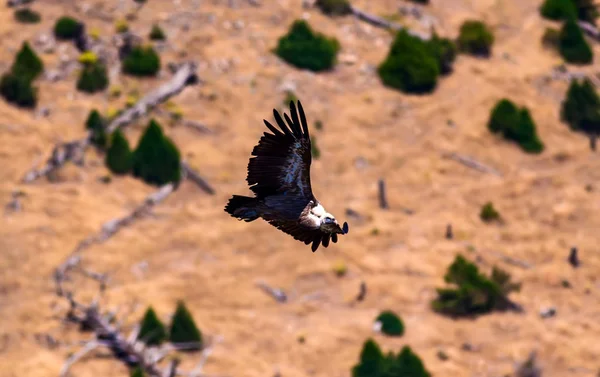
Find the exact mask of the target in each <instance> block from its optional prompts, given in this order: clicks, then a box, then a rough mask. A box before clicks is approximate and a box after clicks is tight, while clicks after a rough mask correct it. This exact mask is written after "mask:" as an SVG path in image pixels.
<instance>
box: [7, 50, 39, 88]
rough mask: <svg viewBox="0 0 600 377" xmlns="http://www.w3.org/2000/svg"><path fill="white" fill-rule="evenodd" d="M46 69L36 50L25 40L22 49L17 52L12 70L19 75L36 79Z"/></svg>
mask: <svg viewBox="0 0 600 377" xmlns="http://www.w3.org/2000/svg"><path fill="white" fill-rule="evenodd" d="M43 71H44V63H43V62H42V60H41V59H40V58H39V57H38V56H37V54H36V53H35V51H34V50H33V49H32V48H31V46H30V45H29V42H27V41H25V42H23V44H22V45H21V49H20V50H19V52H17V56H16V57H15V61H14V62H13V65H12V67H11V72H12V73H13V74H15V75H17V76H21V77H23V78H26V79H29V80H34V79H35V78H37V77H38V76H39V75H40V74H41V73H42V72H43Z"/></svg>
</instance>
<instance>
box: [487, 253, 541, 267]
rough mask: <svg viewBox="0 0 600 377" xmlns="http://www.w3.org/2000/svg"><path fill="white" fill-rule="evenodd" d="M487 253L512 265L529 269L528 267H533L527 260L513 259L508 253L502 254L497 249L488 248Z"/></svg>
mask: <svg viewBox="0 0 600 377" xmlns="http://www.w3.org/2000/svg"><path fill="white" fill-rule="evenodd" d="M489 253H490V254H494V255H495V256H497V257H498V258H500V259H502V260H503V261H504V262H506V263H508V264H512V265H513V266H517V267H521V268H524V269H529V268H531V267H533V265H532V264H531V263H528V262H525V261H522V260H519V259H515V258H513V257H509V256H508V255H504V254H502V253H500V252H498V251H494V250H490V251H489Z"/></svg>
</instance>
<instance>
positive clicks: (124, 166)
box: [104, 128, 133, 175]
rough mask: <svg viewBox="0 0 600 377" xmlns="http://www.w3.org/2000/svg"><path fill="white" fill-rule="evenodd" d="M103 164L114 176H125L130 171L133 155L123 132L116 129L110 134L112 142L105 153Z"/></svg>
mask: <svg viewBox="0 0 600 377" xmlns="http://www.w3.org/2000/svg"><path fill="white" fill-rule="evenodd" d="M104 162H105V164H106V167H108V169H109V170H110V171H111V172H112V173H114V174H116V175H125V174H128V173H129V172H130V171H131V167H132V165H133V153H132V152H131V148H129V142H128V141H127V138H126V137H125V135H123V132H122V131H121V130H120V129H118V128H117V130H115V132H113V134H112V141H111V143H110V147H109V148H108V151H106V159H105V161H104Z"/></svg>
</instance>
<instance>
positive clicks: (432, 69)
mask: <svg viewBox="0 0 600 377" xmlns="http://www.w3.org/2000/svg"><path fill="white" fill-rule="evenodd" d="M432 51H433V49H432V48H431V47H430V45H429V44H428V43H426V42H424V41H422V40H421V39H419V38H417V37H414V36H412V35H410V34H408V32H407V31H406V30H401V31H399V32H398V33H397V34H396V37H395V38H394V42H393V43H392V46H391V48H390V51H389V53H388V55H387V57H386V59H385V60H384V61H383V62H382V63H381V64H380V65H379V67H378V68H377V72H378V73H379V77H380V78H381V80H382V82H383V84H384V85H386V86H388V87H391V88H394V89H398V90H401V91H403V92H406V93H428V92H431V91H433V90H434V89H435V87H436V85H437V78H438V76H439V74H440V58H439V56H440V55H439V54H436V55H434V54H433V53H432Z"/></svg>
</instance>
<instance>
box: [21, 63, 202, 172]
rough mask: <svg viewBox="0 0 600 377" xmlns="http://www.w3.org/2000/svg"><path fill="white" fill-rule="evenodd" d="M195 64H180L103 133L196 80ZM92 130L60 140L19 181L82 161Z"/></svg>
mask: <svg viewBox="0 0 600 377" xmlns="http://www.w3.org/2000/svg"><path fill="white" fill-rule="evenodd" d="M197 80H198V78H197V76H196V64H195V63H194V62H188V63H185V64H183V65H181V66H180V67H179V69H178V71H177V72H176V73H175V75H174V76H173V77H172V78H171V80H169V81H168V82H166V83H164V84H163V85H161V86H160V87H158V88H157V89H156V90H154V91H153V92H150V93H149V94H148V95H146V96H145V97H143V98H142V99H140V100H139V101H138V102H137V103H136V104H135V105H134V106H133V107H130V108H129V109H127V110H125V111H124V112H123V113H122V114H121V115H119V116H118V117H116V118H115V119H114V120H113V121H111V122H110V123H109V124H108V125H107V126H106V132H107V133H108V134H111V133H112V132H114V131H115V130H116V129H117V128H121V127H125V126H126V125H128V124H130V123H131V122H133V121H135V120H136V119H138V118H140V117H141V116H143V115H145V114H147V113H148V112H149V111H150V110H152V109H153V108H154V107H156V106H157V105H158V104H160V103H162V102H165V101H166V100H168V99H169V98H170V97H173V96H174V95H177V94H179V93H180V92H181V91H182V90H183V89H184V88H185V87H186V86H188V85H191V84H193V83H195V82H197ZM92 136H93V133H92V131H88V133H87V135H86V137H85V138H83V139H80V140H75V141H71V142H67V143H60V144H58V145H56V146H55V147H54V149H53V150H52V154H51V156H50V158H49V159H48V160H47V161H46V164H44V165H43V166H42V167H41V168H39V169H33V170H31V171H29V172H27V174H25V176H24V177H23V182H25V183H30V182H33V181H35V180H37V179H38V178H41V177H43V176H48V175H49V174H50V173H52V172H54V171H55V170H57V169H59V168H60V167H62V166H63V165H65V164H66V163H67V162H69V161H75V160H76V159H77V161H79V162H80V163H81V162H82V161H83V155H84V152H85V150H86V149H87V147H89V146H90V145H91V139H92Z"/></svg>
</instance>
